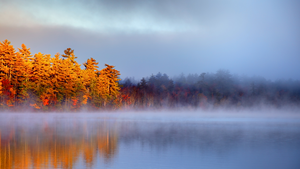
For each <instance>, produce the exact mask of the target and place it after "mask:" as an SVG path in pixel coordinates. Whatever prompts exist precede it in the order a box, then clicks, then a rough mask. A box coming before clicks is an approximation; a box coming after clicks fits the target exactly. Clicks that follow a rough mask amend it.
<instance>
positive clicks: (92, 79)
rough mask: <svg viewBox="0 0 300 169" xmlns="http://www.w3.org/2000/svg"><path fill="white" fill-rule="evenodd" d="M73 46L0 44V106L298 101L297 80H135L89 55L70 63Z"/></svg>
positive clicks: (223, 75) (211, 76) (206, 76)
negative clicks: (47, 49) (51, 50)
mask: <svg viewBox="0 0 300 169" xmlns="http://www.w3.org/2000/svg"><path fill="white" fill-rule="evenodd" d="M76 58H77V57H75V55H74V50H72V49H70V48H68V49H66V50H65V51H64V54H62V55H60V54H59V53H57V54H56V55H54V57H51V55H49V54H42V53H37V54H35V55H32V54H31V52H30V49H29V48H27V47H26V46H25V45H24V44H23V45H22V48H20V49H18V52H16V50H15V49H14V47H13V46H12V45H11V44H10V42H9V41H8V40H5V41H3V42H1V43H0V110H8V109H9V110H17V111H18V110H20V108H24V109H22V110H25V108H27V109H28V110H43V111H69V110H81V109H82V108H85V109H87V110H97V109H102V110H103V109H105V110H108V109H119V108H125V109H126V108H134V109H144V108H155V109H156V108H178V107H191V108H199V107H200V108H211V107H253V106H259V105H270V106H274V107H281V106H286V105H288V106H298V105H300V82H299V81H294V80H281V81H269V80H266V79H264V78H261V77H246V76H245V77H240V76H237V75H231V74H230V73H229V71H226V70H219V71H218V72H216V73H202V74H200V75H198V74H190V75H188V76H184V75H180V76H177V77H174V78H170V77H169V76H168V75H166V74H161V73H158V74H156V75H152V76H151V77H147V78H142V79H141V80H140V81H139V82H134V81H133V80H132V79H129V78H126V79H125V80H122V81H120V79H119V76H120V72H119V71H118V70H116V69H114V66H110V65H107V64H105V66H106V68H104V69H102V70H98V66H97V65H98V63H97V62H96V60H95V59H93V58H90V59H88V60H87V61H86V62H85V63H83V66H84V69H82V68H81V65H80V64H78V63H77V62H76Z"/></svg>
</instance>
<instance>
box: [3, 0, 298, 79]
mask: <svg viewBox="0 0 300 169" xmlns="http://www.w3.org/2000/svg"><path fill="white" fill-rule="evenodd" d="M299 7H300V3H299V2H298V1H296V0H287V1H281V0H276V1H274V0H272V1H271V0H264V1H250V0H245V1H240V2H238V1H234V0H227V1H223V0H212V1H204V0H186V1H182V0H143V1H142V0H91V1H88V2H87V1H83V0H73V1H71V0H52V1H38V0H29V1H23V0H2V1H1V2H0V10H1V11H2V13H3V15H0V38H1V39H0V40H4V39H9V40H10V41H12V43H13V44H14V45H15V46H16V47H20V45H21V43H25V44H26V45H27V46H28V47H30V48H32V51H33V52H34V53H35V52H42V53H50V54H55V53H56V52H62V51H63V50H64V49H66V48H67V47H71V48H73V49H75V54H76V55H77V56H78V57H79V58H78V59H79V62H81V63H82V62H84V61H85V60H86V59H87V58H89V57H94V58H96V60H97V61H99V62H100V64H101V65H104V63H108V64H112V65H116V66H117V68H119V69H120V70H121V73H122V72H123V75H124V76H136V77H137V78H140V77H143V76H148V75H151V74H152V73H154V74H156V73H157V72H158V71H161V72H165V73H167V74H169V75H171V76H172V75H175V74H179V73H182V72H183V73H185V74H187V73H202V72H215V71H216V70H217V69H220V68H224V69H229V70H230V71H231V72H232V73H240V74H248V75H254V74H256V75H262V76H265V77H267V78H271V79H276V78H289V77H291V78H296V79H300V76H299V75H298V73H297V72H299V71H300V68H299V66H298V64H297V63H300V57H299V56H300V49H299V46H300V32H299V29H300V18H299V16H300V12H299V10H298V9H299ZM136 69H139V70H140V71H136Z"/></svg>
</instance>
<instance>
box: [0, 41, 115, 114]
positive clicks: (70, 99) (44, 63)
mask: <svg viewBox="0 0 300 169" xmlns="http://www.w3.org/2000/svg"><path fill="white" fill-rule="evenodd" d="M76 58H77V57H75V55H74V50H72V49H71V48H68V49H66V50H65V51H64V54H62V55H60V54H59V53H57V54H56V55H55V56H54V57H51V55H49V54H42V53H37V54H35V55H32V54H31V52H30V49H29V48H27V47H26V46H25V45H24V44H23V45H22V48H19V49H18V52H16V50H15V49H14V47H13V46H12V45H11V44H10V42H9V41H8V40H4V41H3V42H1V43H0V108H1V109H2V110H5V109H14V108H15V107H18V108H19V107H22V106H23V107H29V106H30V107H32V108H33V109H42V110H73V109H79V108H80V107H82V106H83V105H89V106H87V107H92V108H110V107H118V106H120V103H121V101H120V100H119V98H120V97H118V96H119V95H120V94H119V90H120V86H119V83H118V81H119V80H120V79H119V75H120V72H119V71H118V70H116V69H114V66H111V65H107V64H105V66H106V68H104V69H102V70H98V66H97V65H98V63H97V62H96V60H94V59H93V58H90V59H88V60H87V61H86V62H85V63H84V64H83V65H84V67H85V69H81V67H80V66H81V65H80V64H78V63H77V62H76Z"/></svg>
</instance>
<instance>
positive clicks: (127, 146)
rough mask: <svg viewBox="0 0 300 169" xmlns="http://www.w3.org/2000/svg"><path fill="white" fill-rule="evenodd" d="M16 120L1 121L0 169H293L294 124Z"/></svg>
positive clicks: (298, 141) (298, 143) (297, 145)
mask: <svg viewBox="0 0 300 169" xmlns="http://www.w3.org/2000/svg"><path fill="white" fill-rule="evenodd" d="M35 115H36V114H35ZM2 117H4V116H2ZM21 117H25V115H24V116H22V115H20V117H18V118H17V119H14V118H6V119H5V118H1V116H0V140H1V141H0V168H1V169H12V168H65V169H71V168H74V169H75V168H112V169H114V168H122V169H127V168H128V169H140V168H155V169H169V168H172V169H181V168H189V169H198V168H212V169H214V168H215V169H219V168H230V169H240V168H243V169H253V168H256V169H265V168H272V169H283V168H284V169H293V168H295V169H298V168H300V121H299V119H296V120H294V119H293V120H285V119H279V120H249V121H245V120H244V121H238V120H235V121H227V120H217V121H197V122H193V121H192V122H187V121H185V120H182V121H175V122H174V121H167V122H164V121H163V120H160V121H159V120H158V121H155V120H149V121H147V120H139V119H137V120H128V119H127V120H126V119H125V120H124V119H123V118H120V119H118V118H116V116H115V115H114V114H112V115H108V117H103V116H102V117H100V116H99V115H95V116H93V117H85V118H84V117H83V116H80V117H79V116H78V117H75V115H74V114H70V115H65V116H63V117H61V116H59V117H58V118H54V117H53V118H50V116H46V115H45V118H44V117H43V116H42V115H40V117H39V118H32V119H29V118H27V119H26V118H24V119H23V118H21ZM26 117H27V116H26ZM7 119H8V120H7Z"/></svg>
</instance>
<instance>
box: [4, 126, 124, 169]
mask: <svg viewBox="0 0 300 169" xmlns="http://www.w3.org/2000/svg"><path fill="white" fill-rule="evenodd" d="M88 127H92V128H88ZM88 127H87V125H86V124H80V123H78V124H77V123H74V124H73V125H69V126H67V125H63V124H60V123H58V124H55V125H48V124H47V123H45V124H43V125H38V124H37V125H34V126H28V127H27V128H26V127H25V126H22V127H20V126H19V127H18V126H6V127H5V128H4V127H2V128H0V129H2V132H1V131H0V139H1V142H0V168H5V169H10V168H31V167H33V168H66V169H69V168H74V166H75V165H76V163H78V162H79V160H80V159H83V161H84V163H85V165H86V167H87V168H92V167H93V164H94V162H95V160H96V158H97V157H100V158H102V159H103V161H104V162H106V163H108V162H109V161H110V160H111V159H112V158H113V157H114V155H115V154H116V152H117V148H118V147H117V145H118V138H117V134H116V132H115V131H113V130H110V129H108V128H106V126H105V125H89V126H88ZM3 129H5V131H4V130H3Z"/></svg>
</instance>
